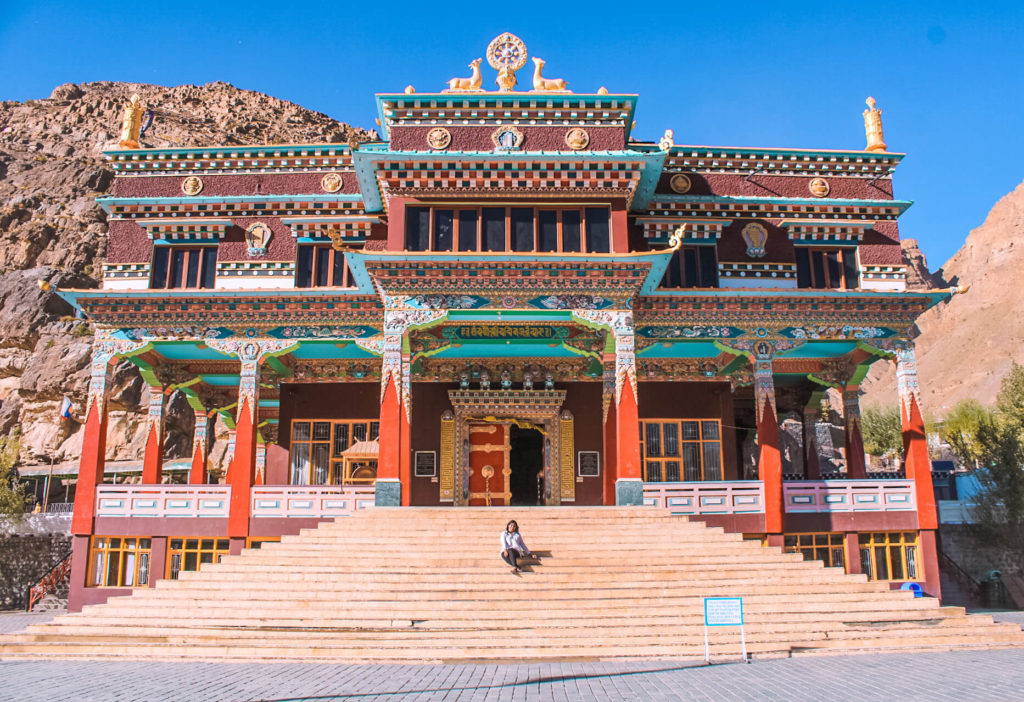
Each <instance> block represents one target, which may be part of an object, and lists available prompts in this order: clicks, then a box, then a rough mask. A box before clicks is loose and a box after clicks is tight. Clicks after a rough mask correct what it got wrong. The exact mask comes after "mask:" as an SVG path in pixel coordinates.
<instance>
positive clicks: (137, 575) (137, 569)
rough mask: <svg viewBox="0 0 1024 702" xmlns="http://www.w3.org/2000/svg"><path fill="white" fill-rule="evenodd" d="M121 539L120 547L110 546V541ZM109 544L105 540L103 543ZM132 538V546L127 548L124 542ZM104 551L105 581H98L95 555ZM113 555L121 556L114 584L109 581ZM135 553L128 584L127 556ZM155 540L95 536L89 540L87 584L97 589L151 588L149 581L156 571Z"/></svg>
mask: <svg viewBox="0 0 1024 702" xmlns="http://www.w3.org/2000/svg"><path fill="white" fill-rule="evenodd" d="M111 539H118V540H119V543H118V545H117V546H111V545H110V540H111ZM104 541H105V542H106V543H102V542H104ZM126 541H133V542H134V543H133V545H132V547H131V548H127V547H126V544H125V542H126ZM97 554H103V556H102V558H103V570H102V578H101V580H103V582H95V581H96V576H97V572H96V571H97V567H96V555H97ZM112 555H116V557H117V559H118V566H117V575H116V580H117V582H116V583H113V584H111V583H110V582H108V577H109V575H110V565H109V564H110V558H111V556H112ZM129 555H132V556H134V557H135V558H134V561H133V566H132V584H131V585H125V584H123V583H124V580H125V579H124V570H125V568H124V566H125V563H126V561H127V559H128V556H129ZM152 565H153V540H152V538H151V537H148V536H93V537H92V538H91V539H90V540H89V567H88V573H86V583H88V585H86V587H95V588H111V587H116V588H136V587H149V581H150V578H151V576H152V573H153V570H152Z"/></svg>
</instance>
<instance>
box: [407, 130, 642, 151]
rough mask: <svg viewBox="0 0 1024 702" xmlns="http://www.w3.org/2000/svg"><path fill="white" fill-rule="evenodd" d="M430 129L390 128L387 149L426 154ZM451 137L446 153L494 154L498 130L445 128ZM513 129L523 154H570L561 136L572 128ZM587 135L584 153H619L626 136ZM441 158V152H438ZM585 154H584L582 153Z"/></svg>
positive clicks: (622, 133)
mask: <svg viewBox="0 0 1024 702" xmlns="http://www.w3.org/2000/svg"><path fill="white" fill-rule="evenodd" d="M433 128H434V127H431V126H423V127H419V126H408V127H394V128H392V130H391V149H392V150H394V151H430V150H431V149H430V147H429V146H428V145H427V134H428V133H429V132H430V130H431V129H433ZM445 129H447V130H448V131H449V132H451V135H452V143H451V145H450V146H449V147H448V149H447V150H448V151H494V142H493V141H492V140H491V135H492V134H494V132H495V131H496V130H497V129H498V127H495V126H493V125H488V126H445ZM516 129H518V130H519V131H521V132H522V133H523V149H524V150H526V151H571V150H572V149H570V148H569V147H568V146H567V145H566V143H565V135H566V134H567V133H568V132H569V130H570V129H573V126H572V125H568V126H557V127H547V126H530V125H523V124H518V125H516ZM586 130H587V134H589V135H590V144H589V145H588V146H587V149H586V150H587V151H591V150H593V151H596V150H616V149H622V148H623V147H624V146H625V142H626V132H625V130H624V129H623V128H622V127H586ZM437 153H438V155H443V154H444V151H438V152H437ZM583 153H585V152H583Z"/></svg>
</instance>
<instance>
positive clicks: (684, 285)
mask: <svg viewBox="0 0 1024 702" xmlns="http://www.w3.org/2000/svg"><path fill="white" fill-rule="evenodd" d="M703 250H711V251H712V252H713V254H714V258H715V265H714V276H715V279H714V280H713V281H704V280H701V254H702V253H703ZM685 251H693V252H694V254H695V255H696V257H697V262H696V269H697V271H696V272H697V280H696V281H695V283H696V284H695V285H690V281H689V280H687V279H686V262H685V260H684V252H685ZM673 262H676V263H677V265H678V272H679V282H680V284H679V285H671V286H670V285H667V284H666V283H667V281H668V277H669V273H670V272H671V266H672V264H673ZM705 282H706V283H707V284H704V283H705ZM658 287H659V288H661V289H663V290H690V289H694V288H697V289H702V288H717V287H718V247H717V246H716V245H715V244H686V245H684V246H680V247H679V249H678V250H677V251H676V252H675V253H673V254H672V257H671V258H669V261H668V266H666V268H665V273H664V275H663V276H662V278H661V282H660V283H659V284H658Z"/></svg>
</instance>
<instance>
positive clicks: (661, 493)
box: [644, 480, 764, 514]
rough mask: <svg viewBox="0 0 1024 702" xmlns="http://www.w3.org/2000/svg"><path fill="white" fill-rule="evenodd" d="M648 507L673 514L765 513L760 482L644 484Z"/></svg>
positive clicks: (762, 487)
mask: <svg viewBox="0 0 1024 702" xmlns="http://www.w3.org/2000/svg"><path fill="white" fill-rule="evenodd" d="M644 504H645V505H650V506H654V507H665V508H668V509H670V510H672V514H763V513H764V483H762V482H761V481H760V480H723V481H710V482H681V483H644Z"/></svg>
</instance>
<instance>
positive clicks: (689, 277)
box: [661, 246, 718, 288]
mask: <svg viewBox="0 0 1024 702" xmlns="http://www.w3.org/2000/svg"><path fill="white" fill-rule="evenodd" d="M661 287H663V288H715V287H718V264H717V262H716V260H715V247H714V246H684V247H682V248H680V249H679V250H678V251H676V252H675V253H674V254H672V258H671V259H670V260H669V262H668V267H667V268H666V269H665V277H664V278H662V281H661Z"/></svg>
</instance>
